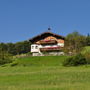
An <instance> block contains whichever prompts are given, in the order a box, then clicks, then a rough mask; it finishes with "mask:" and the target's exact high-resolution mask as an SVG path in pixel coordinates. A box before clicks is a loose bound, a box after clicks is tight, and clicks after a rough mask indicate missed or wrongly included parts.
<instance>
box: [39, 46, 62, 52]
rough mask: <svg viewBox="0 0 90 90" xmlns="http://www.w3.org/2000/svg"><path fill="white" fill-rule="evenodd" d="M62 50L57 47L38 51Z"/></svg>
mask: <svg viewBox="0 0 90 90" xmlns="http://www.w3.org/2000/svg"><path fill="white" fill-rule="evenodd" d="M61 49H62V48H61V47H60V46H59V47H48V48H40V51H59V50H61Z"/></svg>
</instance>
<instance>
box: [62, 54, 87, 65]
mask: <svg viewBox="0 0 90 90" xmlns="http://www.w3.org/2000/svg"><path fill="white" fill-rule="evenodd" d="M84 64H87V61H86V58H85V57H84V56H83V55H82V54H77V55H75V56H72V57H69V58H67V59H66V60H65V61H64V62H63V65H64V66H78V65H84Z"/></svg>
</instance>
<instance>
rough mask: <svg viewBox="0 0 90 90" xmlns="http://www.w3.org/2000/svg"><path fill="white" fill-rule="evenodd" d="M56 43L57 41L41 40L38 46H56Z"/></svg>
mask: <svg viewBox="0 0 90 90" xmlns="http://www.w3.org/2000/svg"><path fill="white" fill-rule="evenodd" d="M56 43H57V41H56V40H41V41H40V44H42V45H44V44H45V45H46V44H56Z"/></svg>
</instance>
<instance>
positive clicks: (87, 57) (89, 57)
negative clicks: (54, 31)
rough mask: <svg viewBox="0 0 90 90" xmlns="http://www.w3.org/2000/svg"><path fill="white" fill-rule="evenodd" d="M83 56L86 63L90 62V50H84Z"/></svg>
mask: <svg viewBox="0 0 90 90" xmlns="http://www.w3.org/2000/svg"><path fill="white" fill-rule="evenodd" d="M84 56H85V58H86V60H87V64H90V52H86V53H85V54H84Z"/></svg>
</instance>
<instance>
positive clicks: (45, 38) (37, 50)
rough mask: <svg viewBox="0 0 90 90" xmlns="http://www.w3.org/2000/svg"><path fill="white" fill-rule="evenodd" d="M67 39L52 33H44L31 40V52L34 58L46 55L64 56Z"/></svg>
mask: <svg viewBox="0 0 90 90" xmlns="http://www.w3.org/2000/svg"><path fill="white" fill-rule="evenodd" d="M64 40H65V38H64V37H63V36H61V35H57V34H54V33H51V32H44V33H42V34H40V35H37V36H35V37H33V38H31V39H30V40H29V41H30V42H31V43H32V44H31V52H32V54H33V56H44V54H45V53H48V54H52V55H60V54H63V52H62V48H64Z"/></svg>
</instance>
